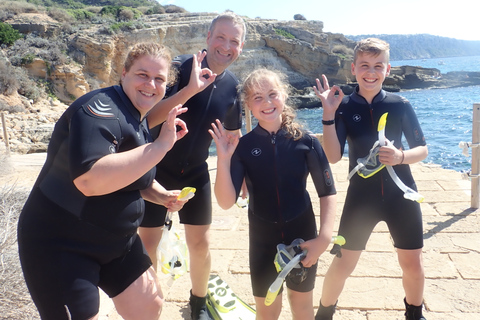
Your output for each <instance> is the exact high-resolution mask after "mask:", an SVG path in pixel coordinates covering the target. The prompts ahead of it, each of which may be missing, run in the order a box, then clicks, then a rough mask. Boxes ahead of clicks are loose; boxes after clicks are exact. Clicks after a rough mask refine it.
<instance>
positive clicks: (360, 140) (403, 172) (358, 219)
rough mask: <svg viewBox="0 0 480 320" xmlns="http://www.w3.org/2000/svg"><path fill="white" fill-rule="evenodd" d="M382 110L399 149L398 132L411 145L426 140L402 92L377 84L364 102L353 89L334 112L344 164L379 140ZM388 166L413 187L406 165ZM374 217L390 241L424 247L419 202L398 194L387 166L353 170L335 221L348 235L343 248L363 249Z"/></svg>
mask: <svg viewBox="0 0 480 320" xmlns="http://www.w3.org/2000/svg"><path fill="white" fill-rule="evenodd" d="M357 90H358V89H357ZM385 112H388V116H387V124H386V127H385V135H386V137H387V139H388V140H390V141H393V142H394V145H395V147H396V148H399V149H404V147H403V145H402V135H404V137H405V139H406V140H407V142H408V145H409V147H410V148H414V147H417V146H425V145H426V142H425V137H424V135H423V132H422V130H421V128H420V124H419V122H418V119H417V117H416V115H415V111H414V110H413V108H412V106H411V105H410V103H409V102H408V101H407V100H406V99H405V98H403V97H401V96H399V95H396V94H391V93H387V92H385V91H384V90H382V91H380V93H379V94H378V95H377V96H375V98H374V99H373V102H372V103H371V104H368V103H367V101H366V100H365V99H364V98H363V97H362V96H360V95H359V94H358V93H357V91H355V92H354V93H352V94H351V95H350V96H347V97H344V99H343V101H342V103H341V105H340V106H339V108H338V110H337V112H336V115H335V126H336V131H337V136H338V140H339V142H340V145H341V152H342V154H343V150H344V147H345V141H348V156H349V167H350V169H349V170H352V169H353V168H354V167H355V166H356V165H357V159H358V158H363V157H365V156H367V155H368V154H369V151H370V149H371V148H372V146H373V144H374V143H375V141H377V140H378V131H377V129H378V122H379V119H380V117H381V116H382V115H383V114H384V113H385ZM393 169H394V170H395V172H396V173H397V175H398V177H399V178H400V180H401V181H403V183H405V185H407V186H408V187H410V188H412V189H413V190H417V189H416V185H415V181H414V180H413V176H412V174H411V171H410V167H409V166H408V165H396V166H394V167H393ZM379 221H385V222H386V223H387V225H388V228H389V230H390V233H391V235H392V238H393V241H394V245H395V247H397V248H400V249H419V248H421V247H423V229H422V214H421V211H420V205H419V204H418V203H417V202H415V201H411V200H407V199H405V198H404V197H403V191H402V190H400V189H399V188H398V186H397V185H396V184H395V183H394V182H393V180H392V179H391V177H390V175H389V174H388V172H387V170H386V168H383V169H382V170H380V171H379V172H377V173H376V174H375V175H373V176H371V177H369V178H367V179H365V178H363V177H361V176H359V175H358V174H355V175H353V177H352V178H351V180H350V185H349V187H348V191H347V198H346V200H345V206H344V208H343V213H342V219H341V222H340V227H339V234H340V235H342V236H344V237H345V239H346V241H347V242H346V244H345V246H344V248H346V249H350V250H363V249H365V245H366V243H367V241H368V238H369V237H370V234H371V232H372V230H373V228H374V227H375V225H376V224H377V223H378V222H379Z"/></svg>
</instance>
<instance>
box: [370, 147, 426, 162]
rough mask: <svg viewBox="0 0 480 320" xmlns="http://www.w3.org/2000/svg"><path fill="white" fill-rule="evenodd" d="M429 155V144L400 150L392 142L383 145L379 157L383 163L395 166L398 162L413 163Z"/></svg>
mask: <svg viewBox="0 0 480 320" xmlns="http://www.w3.org/2000/svg"><path fill="white" fill-rule="evenodd" d="M427 156H428V147H427V146H418V147H415V148H412V149H409V150H400V149H397V148H395V146H393V145H392V144H389V145H387V146H384V147H381V148H380V150H379V153H378V158H379V160H380V162H381V163H383V164H386V165H390V166H395V165H398V164H413V163H417V162H420V161H422V160H424V159H425V158H426V157H427Z"/></svg>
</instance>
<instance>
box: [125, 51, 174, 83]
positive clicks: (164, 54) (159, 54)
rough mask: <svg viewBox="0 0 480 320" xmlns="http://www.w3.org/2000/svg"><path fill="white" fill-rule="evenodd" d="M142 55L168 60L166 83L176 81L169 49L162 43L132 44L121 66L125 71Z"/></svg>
mask: <svg viewBox="0 0 480 320" xmlns="http://www.w3.org/2000/svg"><path fill="white" fill-rule="evenodd" d="M143 56H152V57H155V58H163V59H165V61H167V62H168V64H169V66H168V84H172V83H175V81H176V69H175V68H172V54H171V52H170V50H169V49H168V48H167V47H166V46H164V45H163V44H159V43H156V42H141V43H137V44H135V45H134V46H133V48H132V49H131V50H130V51H129V52H128V54H127V57H126V58H125V63H124V64H123V68H124V69H125V71H127V72H128V71H129V70H130V68H131V67H132V65H133V64H134V63H135V61H137V60H138V59H139V58H141V57H143Z"/></svg>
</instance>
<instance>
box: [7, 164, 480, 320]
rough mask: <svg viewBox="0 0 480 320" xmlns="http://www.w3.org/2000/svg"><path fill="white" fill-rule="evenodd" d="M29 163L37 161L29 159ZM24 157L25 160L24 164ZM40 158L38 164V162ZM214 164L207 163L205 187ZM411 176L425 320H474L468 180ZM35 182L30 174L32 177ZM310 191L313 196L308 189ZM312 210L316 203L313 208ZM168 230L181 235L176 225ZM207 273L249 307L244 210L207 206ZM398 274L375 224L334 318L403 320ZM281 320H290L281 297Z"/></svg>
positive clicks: (110, 312)
mask: <svg viewBox="0 0 480 320" xmlns="http://www.w3.org/2000/svg"><path fill="white" fill-rule="evenodd" d="M34 158H36V159H37V160H33V159H34ZM29 159H31V160H29ZM38 159H40V160H38ZM41 159H42V155H28V156H12V160H13V161H12V162H13V163H14V164H15V166H28V167H30V168H31V167H32V166H38V167H39V165H38V161H41ZM215 161H216V159H215V158H212V159H210V160H209V165H210V172H211V175H212V181H214V180H215V174H216V170H215V168H216V162H215ZM347 167H348V162H347V160H346V159H343V160H342V161H340V162H339V163H337V164H335V165H333V166H332V170H333V172H334V175H335V181H336V186H337V190H338V209H337V210H338V212H337V223H336V227H338V220H339V217H340V213H341V209H342V207H343V203H344V199H345V194H346V189H347V185H348V181H347V180H346V176H347V170H348V169H347ZM412 171H413V174H414V177H415V180H416V181H417V185H418V188H419V192H420V193H421V194H422V195H424V196H425V201H424V203H422V204H421V206H422V210H423V221H424V239H425V248H424V263H425V271H426V277H427V280H426V288H425V307H426V309H427V310H426V311H425V312H424V315H425V316H426V318H427V319H428V320H433V319H436V320H447V319H448V320H453V319H455V320H456V319H458V320H460V319H462V320H478V319H480V267H479V266H480V214H479V210H473V209H471V208H470V181H469V180H466V179H464V178H463V177H462V175H461V174H460V173H458V172H455V171H451V170H444V169H440V168H438V167H435V166H433V167H432V166H427V165H423V164H416V165H413V166H412ZM33 176H34V175H33ZM309 190H314V188H313V184H312V183H311V182H310V183H309ZM314 206H315V208H316V209H315V210H316V212H318V211H319V209H318V201H316V203H315V202H314ZM317 218H318V216H317ZM174 223H175V226H176V227H177V228H178V229H179V230H180V231H181V232H183V228H182V226H181V225H180V224H179V223H178V221H174ZM211 243H212V261H213V263H212V273H216V274H219V275H220V276H221V277H222V278H223V279H224V280H225V281H227V282H228V283H229V284H230V286H231V287H232V288H233V290H234V291H235V292H236V293H237V294H238V295H239V296H240V297H242V299H244V300H245V301H246V302H247V303H249V304H252V305H253V303H254V300H253V296H252V294H251V289H250V278H249V268H248V250H247V249H248V221H247V212H246V209H240V208H237V207H236V206H235V207H234V208H232V209H230V210H227V211H224V210H222V209H220V208H219V207H218V205H217V204H216V203H214V221H213V224H212V227H211ZM331 260H332V256H331V255H329V254H325V255H322V257H321V261H320V263H319V269H318V275H317V282H316V288H315V291H314V303H315V307H316V308H317V307H318V301H319V299H320V291H321V287H322V282H323V276H324V274H325V272H326V270H327V268H328V266H329V264H330V262H331ZM162 282H163V283H164V286H163V288H164V293H165V296H166V305H165V308H164V311H163V313H162V317H161V319H168V320H177V319H189V308H188V302H187V301H188V296H189V289H190V280H189V277H188V275H184V276H182V277H180V278H179V279H177V280H176V281H174V282H173V284H171V286H168V279H166V278H165V277H163V278H162ZM102 297H103V298H102V310H101V317H100V318H101V319H110V320H111V319H120V317H119V316H118V315H116V313H115V311H114V309H113V307H112V304H111V302H110V301H109V299H105V297H104V296H102ZM403 297H404V293H403V289H402V281H401V270H400V268H399V266H398V263H397V259H396V255H395V251H394V248H393V246H392V242H391V240H390V237H389V234H388V230H387V229H386V226H385V225H384V224H379V225H378V226H377V228H376V229H375V230H374V232H373V234H372V236H371V238H370V240H369V242H368V245H367V249H366V251H365V253H364V254H362V257H361V259H360V262H359V264H358V266H357V268H356V270H355V271H354V273H353V274H352V277H351V278H349V280H347V284H346V287H345V289H344V291H343V293H342V295H341V296H340V299H339V302H338V311H337V313H336V316H335V320H347V319H348V320H357V319H368V320H384V319H398V320H400V319H404V316H403V310H404V306H403V301H402V300H403ZM283 301H284V310H283V312H282V314H281V317H280V319H282V320H284V319H291V314H290V310H289V307H288V303H287V301H286V298H285V297H284V298H283Z"/></svg>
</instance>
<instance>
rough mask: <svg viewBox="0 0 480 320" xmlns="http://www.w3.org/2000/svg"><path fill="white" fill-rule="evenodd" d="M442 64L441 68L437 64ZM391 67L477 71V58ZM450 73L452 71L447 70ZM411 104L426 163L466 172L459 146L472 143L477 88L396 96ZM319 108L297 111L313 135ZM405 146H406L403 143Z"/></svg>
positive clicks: (407, 62) (467, 162)
mask: <svg viewBox="0 0 480 320" xmlns="http://www.w3.org/2000/svg"><path fill="white" fill-rule="evenodd" d="M439 61H443V64H438V62H439ZM391 64H392V65H416V66H421V67H425V68H429V67H432V68H438V69H440V70H441V72H442V73H445V72H449V71H479V72H480V56H474V57H458V58H443V59H427V60H404V61H392V62H391ZM450 69H453V70H450ZM397 94H399V95H401V96H403V97H405V98H406V99H408V100H409V101H410V103H411V104H412V106H413V108H414V109H415V112H416V114H417V117H418V119H419V122H420V125H421V127H422V130H423V133H424V135H425V138H426V141H427V145H428V157H427V158H426V159H425V160H424V161H423V162H425V163H433V164H438V165H440V166H441V167H442V168H445V169H453V170H456V171H461V172H465V171H469V170H470V168H471V150H469V157H465V156H464V155H463V154H462V149H461V148H460V147H459V143H460V142H462V141H463V142H470V141H472V117H473V104H474V103H480V86H470V87H461V88H452V89H427V90H411V91H402V92H399V93H397ZM322 111H323V109H322V108H318V109H300V110H298V111H297V117H298V119H299V120H301V121H302V122H303V123H304V125H305V126H306V127H307V128H308V129H309V130H310V131H312V132H315V133H321V132H322V128H323V126H322V124H321V120H322ZM404 146H405V147H408V144H407V143H406V142H404Z"/></svg>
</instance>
